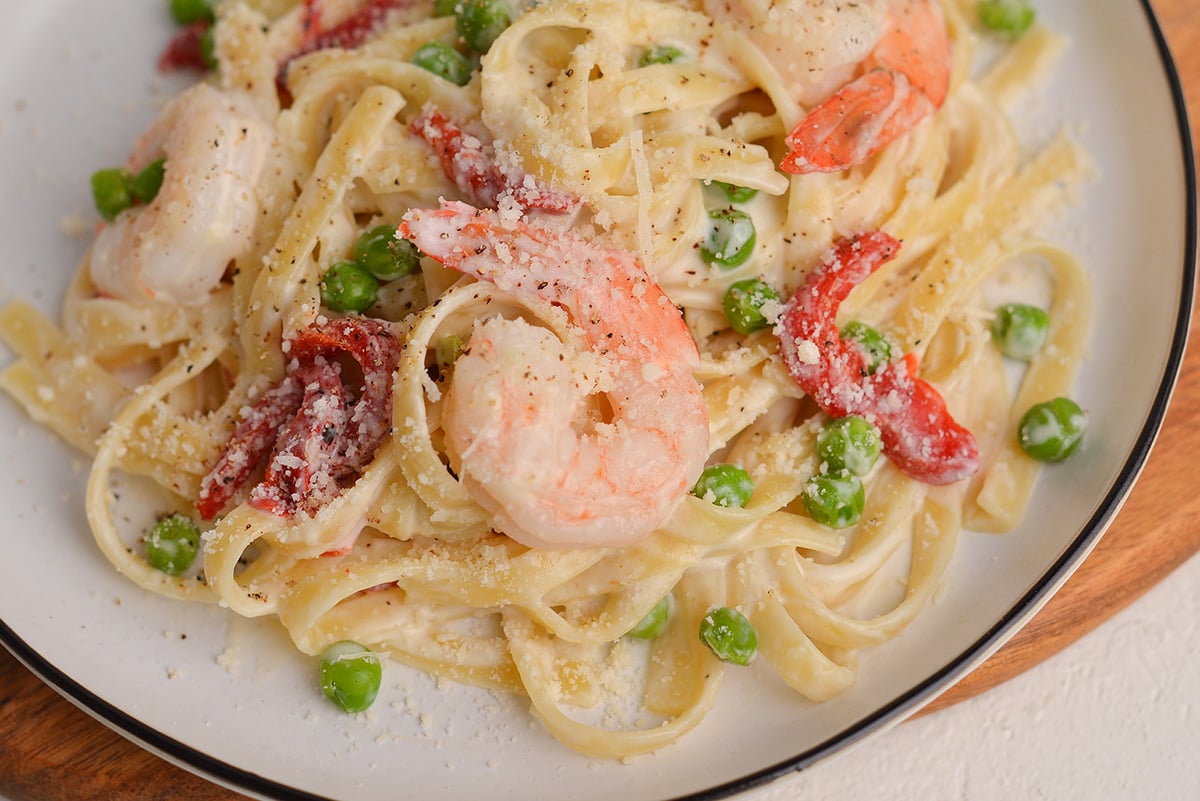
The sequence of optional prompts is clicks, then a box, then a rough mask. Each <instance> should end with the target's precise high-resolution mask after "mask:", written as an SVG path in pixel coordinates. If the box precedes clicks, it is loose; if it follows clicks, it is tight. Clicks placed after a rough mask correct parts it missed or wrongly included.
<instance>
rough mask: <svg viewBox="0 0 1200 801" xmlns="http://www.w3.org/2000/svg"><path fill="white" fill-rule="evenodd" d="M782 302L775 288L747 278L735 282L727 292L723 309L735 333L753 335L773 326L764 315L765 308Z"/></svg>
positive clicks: (755, 279) (722, 301)
mask: <svg viewBox="0 0 1200 801" xmlns="http://www.w3.org/2000/svg"><path fill="white" fill-rule="evenodd" d="M781 301H782V298H781V297H780V295H779V292H778V291H777V290H776V289H775V287H773V286H771V285H770V284H768V283H767V282H766V281H763V280H760V279H758V278H747V279H745V280H743V281H736V282H734V283H733V284H731V285H730V287H729V289H727V290H725V297H724V298H723V299H722V300H721V309H722V310H723V311H724V312H725V319H726V320H728V321H729V324H730V325H731V326H732V327H733V330H734V331H737V332H738V333H739V334H751V333H753V332H755V331H761V330H762V329H764V328H766V327H767V326H769V325H771V321H770V320H768V319H767V317H766V315H764V314H763V311H762V310H763V307H764V306H766V305H767V304H769V303H780V302H781Z"/></svg>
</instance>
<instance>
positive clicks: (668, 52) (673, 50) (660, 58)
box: [638, 45, 686, 67]
mask: <svg viewBox="0 0 1200 801" xmlns="http://www.w3.org/2000/svg"><path fill="white" fill-rule="evenodd" d="M685 55H686V54H685V53H684V52H683V51H682V50H680V49H679V48H678V47H676V46H675V45H655V46H654V47H651V48H649V49H647V50H645V51H643V52H642V56H641V58H639V59H638V66H639V67H649V66H650V65H651V64H674V63H675V62H676V61H680V60H682V59H683V57H684V56H685Z"/></svg>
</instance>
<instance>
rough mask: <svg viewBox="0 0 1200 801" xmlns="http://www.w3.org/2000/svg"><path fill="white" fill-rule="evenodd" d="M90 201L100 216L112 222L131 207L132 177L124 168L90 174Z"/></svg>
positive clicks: (113, 168)
mask: <svg viewBox="0 0 1200 801" xmlns="http://www.w3.org/2000/svg"><path fill="white" fill-rule="evenodd" d="M92 200H94V201H95V203H96V211H98V212H100V216H101V217H103V218H104V219H106V220H108V221H109V222H112V221H113V220H115V219H116V218H117V215H118V214H120V213H121V212H123V211H125V209H127V208H129V207H130V206H132V205H133V175H132V174H130V172H129V170H127V169H125V168H124V167H112V168H109V169H105V170H97V171H96V172H94V173H92Z"/></svg>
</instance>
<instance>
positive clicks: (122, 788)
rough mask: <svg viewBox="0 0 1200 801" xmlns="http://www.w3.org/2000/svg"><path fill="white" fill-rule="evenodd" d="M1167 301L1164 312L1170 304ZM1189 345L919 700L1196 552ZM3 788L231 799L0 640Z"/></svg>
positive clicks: (1015, 660)
mask: <svg viewBox="0 0 1200 801" xmlns="http://www.w3.org/2000/svg"><path fill="white" fill-rule="evenodd" d="M1153 6H1154V8H1155V10H1156V12H1157V13H1158V16H1159V21H1160V22H1161V24H1162V26H1163V29H1164V30H1165V32H1166V35H1167V38H1168V40H1169V41H1170V43H1171V46H1172V50H1173V51H1174V54H1175V58H1176V60H1177V63H1178V67H1179V70H1180V73H1181V75H1182V78H1183V83H1184V87H1185V93H1186V95H1187V101H1188V106H1189V108H1192V109H1200V4H1197V3H1195V0H1155V2H1153ZM1169 311H1170V310H1169V309H1164V312H1169ZM1195 351H1196V345H1195V343H1194V342H1193V346H1192V347H1191V348H1189V352H1188V356H1187V358H1186V359H1185V361H1184V367H1183V372H1182V374H1181V377H1180V382H1179V385H1178V388H1177V391H1176V393H1175V397H1174V400H1173V402H1172V404H1171V408H1170V411H1169V412H1168V414H1167V418H1166V422H1165V424H1164V427H1163V430H1162V434H1161V436H1160V438H1159V442H1158V444H1157V446H1156V447H1155V450H1154V452H1153V454H1152V455H1151V457H1150V460H1149V462H1148V464H1147V467H1146V469H1145V471H1144V473H1143V475H1142V477H1141V479H1140V480H1139V481H1138V484H1137V486H1136V487H1135V488H1134V490H1133V493H1132V494H1131V496H1130V498H1129V500H1128V501H1127V502H1126V504H1125V507H1124V508H1123V510H1122V511H1121V512H1120V514H1119V515H1118V516H1117V518H1116V520H1115V521H1114V523H1113V524H1112V526H1111V528H1110V529H1109V531H1108V533H1107V534H1106V535H1105V536H1104V538H1103V539H1102V540H1101V541H1100V544H1099V545H1098V546H1097V547H1096V549H1095V550H1094V551H1093V553H1092V555H1091V556H1090V557H1089V558H1088V559H1087V560H1086V561H1085V562H1084V564H1083V565H1082V567H1081V568H1080V569H1079V570H1078V571H1077V572H1076V573H1075V575H1074V576H1073V577H1072V578H1071V579H1070V580H1069V581H1068V582H1067V583H1066V584H1065V585H1064V587H1063V588H1062V589H1061V590H1060V591H1059V592H1058V593H1057V594H1056V595H1055V596H1054V598H1052V599H1051V600H1050V602H1049V603H1047V604H1046V606H1045V607H1044V608H1043V609H1042V610H1041V611H1040V612H1039V613H1038V615H1037V616H1036V617H1035V618H1034V619H1033V620H1032V621H1031V622H1030V623H1029V624H1028V625H1027V626H1026V627H1025V628H1024V629H1022V630H1021V632H1019V633H1018V634H1017V635H1016V636H1015V637H1014V638H1013V639H1012V640H1010V641H1009V643H1008V644H1007V645H1005V647H1004V648H1002V649H1001V650H1000V651H999V652H997V653H996V654H995V655H994V656H993V657H992V658H991V659H989V660H988V661H987V662H985V663H984V664H983V665H981V666H980V667H979V668H977V669H976V670H975V671H973V672H972V673H971V674H970V675H968V676H967V677H966V678H965V679H963V680H962V681H961V682H959V683H958V684H956V685H955V686H954V687H953V688H951V689H950V690H949V691H947V692H946V693H945V694H943V695H942V696H941V697H939V698H938V699H937V700H936V701H935V702H934V703H933V704H931V705H930V706H929V707H927V708H926V710H925V711H924V713H923V714H928V713H930V712H932V711H935V710H937V709H940V708H943V707H945V706H948V705H950V704H953V703H955V702H957V701H960V700H962V699H964V698H968V697H970V696H973V695H976V694H978V693H981V692H984V691H985V690H987V689H989V688H991V687H993V686H995V685H997V684H999V683H1001V682H1003V681H1005V680H1007V679H1009V678H1011V677H1013V676H1016V675H1017V674H1019V673H1021V672H1022V671H1024V670H1026V669H1028V668H1029V667H1031V666H1033V665H1035V664H1037V663H1038V662H1040V661H1042V660H1044V659H1046V658H1047V657H1049V656H1051V655H1052V654H1054V653H1057V652H1058V651H1060V650H1061V649H1063V648H1065V647H1066V646H1068V645H1070V644H1071V643H1072V642H1074V641H1075V640H1077V639H1078V638H1079V637H1080V636H1082V635H1083V634H1086V633H1087V632H1089V631H1091V630H1092V629H1093V628H1095V627H1096V626H1098V625H1099V624H1101V623H1102V622H1104V621H1105V620H1107V619H1108V618H1109V617H1111V616H1112V615H1113V614H1115V613H1116V612H1117V611H1119V610H1120V609H1122V608H1123V607H1125V606H1126V605H1127V604H1128V603H1130V602H1131V601H1133V600H1134V599H1135V598H1137V597H1138V596H1139V595H1141V594H1142V593H1143V592H1145V591H1146V590H1147V589H1149V588H1150V587H1152V586H1153V585H1154V584H1155V583H1157V582H1158V581H1159V580H1161V579H1162V578H1163V577H1164V576H1166V575H1167V574H1169V573H1170V572H1171V571H1172V570H1174V569H1175V568H1176V567H1177V566H1179V565H1180V564H1182V563H1183V562H1184V561H1185V560H1186V559H1187V558H1188V557H1189V556H1191V555H1192V554H1194V553H1196V552H1197V551H1198V550H1200V493H1198V492H1196V491H1195V487H1194V483H1193V481H1192V476H1193V474H1192V472H1191V471H1192V470H1193V469H1194V467H1193V466H1192V463H1193V455H1194V454H1196V453H1198V452H1200V354H1198V353H1196V352H1195ZM0 795H4V796H8V797H10V798H12V799H14V801H167V800H168V799H188V801H236V799H244V798H245V796H242V795H240V794H238V793H234V792H231V791H229V790H227V789H225V788H222V787H218V786H217V785H214V784H211V783H209V782H207V781H205V780H204V779H201V778H199V777H197V776H194V775H192V774H190V773H188V772H186V771H184V770H182V769H180V768H177V767H175V766H173V765H171V764H169V763H167V762H165V761H163V760H162V759H159V758H158V757H156V756H154V755H152V754H150V753H149V752H146V751H144V750H142V749H141V748H139V747H138V746H136V745H134V744H132V743H130V742H128V741H127V740H125V739H123V738H122V737H120V736H118V735H117V734H114V733H113V732H112V731H110V730H109V729H108V728H106V727H105V726H103V725H102V724H100V723H98V722H96V721H95V720H93V719H92V718H91V717H89V716H88V715H86V714H85V713H83V712H81V711H80V710H79V709H77V708H76V707H75V706H73V705H72V704H71V703H69V702H67V701H65V700H63V699H62V698H61V697H60V696H59V695H58V694H57V693H56V692H54V691H53V690H51V689H50V688H49V687H47V686H46V685H44V684H42V683H41V682H40V681H39V680H38V679H37V678H36V677H35V676H34V675H33V674H32V673H30V672H29V671H27V670H26V669H25V668H24V667H23V666H21V664H20V663H18V662H17V661H16V660H15V659H14V658H13V657H12V656H10V655H9V654H8V653H7V652H6V651H4V650H3V649H0Z"/></svg>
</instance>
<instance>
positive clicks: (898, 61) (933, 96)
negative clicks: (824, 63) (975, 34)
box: [780, 0, 950, 174]
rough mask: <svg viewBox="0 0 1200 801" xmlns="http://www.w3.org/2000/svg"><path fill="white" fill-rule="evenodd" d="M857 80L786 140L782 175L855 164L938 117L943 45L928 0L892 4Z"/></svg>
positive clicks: (946, 75)
mask: <svg viewBox="0 0 1200 801" xmlns="http://www.w3.org/2000/svg"><path fill="white" fill-rule="evenodd" d="M861 67H862V70H863V74H862V75H860V76H859V77H858V78H857V79H856V80H854V81H852V82H851V83H849V84H847V85H846V86H844V87H842V89H840V90H839V91H837V92H836V93H835V94H834V95H833V96H832V97H830V98H829V99H828V100H826V101H825V102H823V103H821V104H820V105H819V106H817V107H816V108H815V109H813V110H812V111H810V112H809V113H808V115H807V116H806V117H804V119H802V120H800V122H799V123H798V124H797V125H796V127H795V128H793V129H792V131H791V133H789V134H788V136H787V139H786V140H785V141H786V144H787V146H788V154H787V155H786V156H785V157H784V159H783V161H782V163H781V164H780V167H781V168H782V169H783V170H784V171H785V172H790V173H795V174H803V173H809V172H833V171H837V170H842V169H846V168H847V167H852V166H854V165H856V164H861V163H862V162H864V161H866V160H867V159H868V158H870V157H871V156H872V155H873V154H874V153H875V152H876V151H878V150H879V149H880V148H882V147H884V146H885V145H887V144H888V143H890V142H891V141H893V140H894V139H896V138H897V137H899V136H901V135H903V134H905V133H907V132H908V131H910V130H912V129H913V128H914V127H916V125H917V124H918V123H920V122H921V121H922V120H923V119H925V118H926V117H928V116H930V115H931V114H933V113H934V112H935V111H937V110H938V109H939V108H940V107H941V105H942V103H943V102H944V101H945V99H946V94H947V92H948V91H949V88H950V38H949V36H948V34H947V31H946V23H945V20H944V19H943V18H942V12H941V9H939V8H938V4H937V3H936V2H935V0H892V2H891V5H890V7H889V11H888V14H887V17H886V18H885V22H884V29H883V34H882V35H881V36H880V38H879V39H878V41H877V42H876V43H875V47H874V48H873V49H872V50H871V52H870V53H869V54H868V56H867V57H866V59H864V60H863V62H862V64H861Z"/></svg>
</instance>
